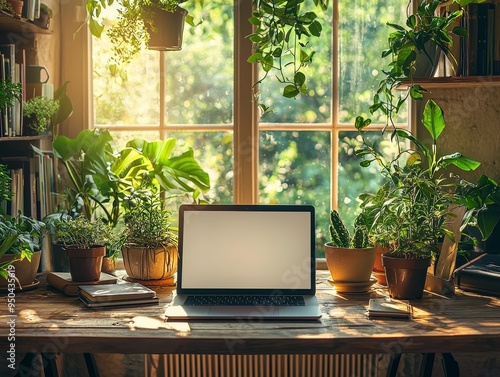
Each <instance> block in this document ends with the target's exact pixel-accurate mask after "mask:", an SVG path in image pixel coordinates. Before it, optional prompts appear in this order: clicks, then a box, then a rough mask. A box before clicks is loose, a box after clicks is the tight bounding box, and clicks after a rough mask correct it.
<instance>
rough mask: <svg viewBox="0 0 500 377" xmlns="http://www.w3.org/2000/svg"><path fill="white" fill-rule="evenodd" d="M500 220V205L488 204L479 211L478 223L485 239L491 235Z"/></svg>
mask: <svg viewBox="0 0 500 377" xmlns="http://www.w3.org/2000/svg"><path fill="white" fill-rule="evenodd" d="M499 220H500V207H499V206H488V207H486V208H484V209H483V210H482V211H480V212H479V213H478V215H477V225H478V228H479V229H480V230H481V233H482V235H483V241H484V240H486V239H487V238H488V237H489V236H490V235H491V233H492V232H493V230H494V229H495V227H496V225H497V224H498V222H499Z"/></svg>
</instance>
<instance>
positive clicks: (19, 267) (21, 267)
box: [0, 251, 42, 287]
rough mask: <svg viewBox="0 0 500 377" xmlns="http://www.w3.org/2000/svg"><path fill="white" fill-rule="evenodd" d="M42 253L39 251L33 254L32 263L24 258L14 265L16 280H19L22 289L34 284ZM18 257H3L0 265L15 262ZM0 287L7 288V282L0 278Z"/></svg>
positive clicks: (8, 255) (0, 259) (9, 255)
mask: <svg viewBox="0 0 500 377" xmlns="http://www.w3.org/2000/svg"><path fill="white" fill-rule="evenodd" d="M41 255H42V252H41V251H37V252H35V253H33V255H32V256H31V261H29V260H28V259H26V258H24V259H23V260H21V261H17V262H14V263H13V266H14V267H15V274H16V278H17V279H18V280H19V283H20V284H21V287H23V286H27V285H30V284H32V283H33V281H34V280H35V276H36V273H37V272H38V266H39V265H40V258H41ZM16 257H17V255H11V254H7V255H3V256H2V257H1V258H0V264H3V263H5V262H8V261H10V260H13V259H15V258H16ZM0 287H7V280H5V279H4V278H3V277H1V276H0Z"/></svg>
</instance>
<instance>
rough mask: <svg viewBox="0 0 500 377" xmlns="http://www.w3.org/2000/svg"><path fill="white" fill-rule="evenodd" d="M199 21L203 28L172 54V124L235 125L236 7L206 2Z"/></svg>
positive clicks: (224, 1)
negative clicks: (234, 59)
mask: <svg viewBox="0 0 500 377" xmlns="http://www.w3.org/2000/svg"><path fill="white" fill-rule="evenodd" d="M193 16H194V17H195V18H196V19H199V18H201V17H203V22H202V23H201V24H199V25H197V26H196V27H191V26H189V25H186V27H185V29H184V42H183V49H182V50H181V51H175V52H167V53H166V58H165V60H166V67H165V70H166V77H167V83H166V85H167V86H166V91H167V94H166V114H167V115H166V118H167V119H166V123H167V124H228V123H232V122H233V86H234V80H233V76H234V64H233V44H234V38H233V36H234V32H233V28H234V21H233V1H232V0H210V1H206V2H205V5H204V6H203V14H200V13H195V12H193Z"/></svg>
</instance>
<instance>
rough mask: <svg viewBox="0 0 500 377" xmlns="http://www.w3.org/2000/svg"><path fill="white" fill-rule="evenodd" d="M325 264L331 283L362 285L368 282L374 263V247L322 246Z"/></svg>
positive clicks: (327, 244)
mask: <svg viewBox="0 0 500 377" xmlns="http://www.w3.org/2000/svg"><path fill="white" fill-rule="evenodd" d="M324 249H325V257H326V264H327V266H328V270H329V271H330V275H331V276H332V279H333V281H337V282H346V283H363V282H367V281H369V280H370V276H371V274H372V270H373V264H374V263H375V252H376V248H375V247H370V248H363V249H349V248H342V247H335V246H333V245H332V243H331V242H327V243H326V244H325V246H324Z"/></svg>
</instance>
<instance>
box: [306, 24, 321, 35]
mask: <svg viewBox="0 0 500 377" xmlns="http://www.w3.org/2000/svg"><path fill="white" fill-rule="evenodd" d="M309 31H310V32H311V34H312V35H314V36H315V37H319V36H320V35H321V32H322V31H323V27H322V26H321V24H320V23H319V21H314V22H313V23H311V25H309Z"/></svg>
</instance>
